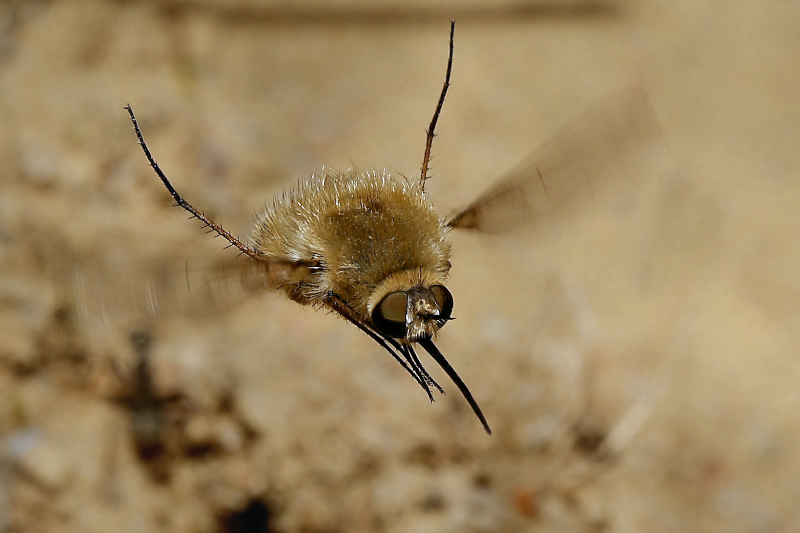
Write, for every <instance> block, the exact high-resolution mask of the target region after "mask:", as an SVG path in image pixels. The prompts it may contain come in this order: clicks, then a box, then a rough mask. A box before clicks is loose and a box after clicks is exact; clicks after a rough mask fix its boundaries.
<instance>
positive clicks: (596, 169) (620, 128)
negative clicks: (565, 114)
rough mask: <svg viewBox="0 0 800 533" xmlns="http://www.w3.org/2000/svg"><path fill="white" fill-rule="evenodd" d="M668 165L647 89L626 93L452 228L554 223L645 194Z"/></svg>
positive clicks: (575, 122) (610, 99) (563, 135)
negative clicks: (608, 200) (641, 190)
mask: <svg viewBox="0 0 800 533" xmlns="http://www.w3.org/2000/svg"><path fill="white" fill-rule="evenodd" d="M668 159H669V158H668V152H667V149H666V143H665V141H664V138H663V135H662V131H661V127H660V126H659V124H658V120H657V119H656V116H655V113H654V112H653V109H652V107H651V105H650V101H649V99H648V97H647V94H646V93H645V92H644V90H643V89H642V88H641V87H639V86H635V87H626V88H624V89H622V90H617V91H614V92H612V93H610V94H608V95H606V96H604V97H603V98H601V99H600V100H598V101H597V102H595V103H594V104H593V105H592V106H591V107H589V108H588V109H586V110H584V111H583V112H582V113H580V114H579V115H577V116H576V117H574V118H573V119H572V120H571V121H569V122H568V123H567V124H566V125H565V126H563V127H562V128H561V129H560V130H559V131H558V132H557V133H556V134H555V135H554V136H553V137H552V138H551V139H550V140H549V141H547V142H546V143H545V144H544V145H542V146H541V148H540V149H539V150H537V151H536V152H534V153H533V155H532V156H531V157H530V158H528V159H527V160H525V161H524V162H523V163H522V164H521V165H519V166H518V167H517V168H516V169H515V170H513V171H511V172H510V173H509V174H508V175H507V176H506V177H505V178H504V179H502V180H501V181H500V182H498V183H497V184H495V185H494V186H492V187H491V188H490V189H489V190H488V191H486V193H484V194H483V195H481V196H480V197H479V198H478V199H477V200H476V201H475V202H473V203H472V204H471V205H470V206H468V207H467V208H466V209H464V210H463V211H461V212H460V213H458V214H457V215H455V216H454V217H453V218H452V219H451V220H450V221H449V222H448V225H449V226H450V227H453V228H466V229H475V230H480V231H485V232H489V233H497V232H501V231H505V230H508V229H511V228H513V227H515V226H518V225H520V224H523V223H535V224H539V223H549V222H552V221H553V220H556V219H558V218H560V217H561V216H563V215H564V214H567V213H571V212H574V211H575V210H576V209H578V208H580V207H581V206H583V205H591V204H597V203H599V202H600V200H601V199H604V197H608V196H610V195H611V196H613V195H615V194H620V193H629V192H631V191H633V190H635V189H637V188H638V187H640V186H641V185H642V184H644V183H646V182H647V181H649V180H652V179H653V178H654V176H656V175H657V174H658V173H659V171H662V170H663V169H664V168H665V167H666V165H667V164H668Z"/></svg>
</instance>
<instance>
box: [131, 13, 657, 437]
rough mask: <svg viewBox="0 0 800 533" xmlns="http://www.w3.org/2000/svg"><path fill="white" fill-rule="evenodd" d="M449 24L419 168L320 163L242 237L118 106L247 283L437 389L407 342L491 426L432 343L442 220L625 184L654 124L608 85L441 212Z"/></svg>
mask: <svg viewBox="0 0 800 533" xmlns="http://www.w3.org/2000/svg"><path fill="white" fill-rule="evenodd" d="M454 29H455V24H454V22H451V26H450V41H449V56H448V61H447V70H446V74H445V82H444V85H443V87H442V90H441V93H440V95H439V100H438V103H437V105H436V109H435V111H434V114H433V118H432V120H431V122H430V125H429V127H428V129H427V132H426V134H427V135H426V142H425V152H424V155H423V159H422V170H421V174H420V177H419V180H409V179H406V178H403V177H397V176H394V175H391V174H388V173H385V172H364V173H361V172H357V171H353V170H348V171H346V172H338V171H332V170H324V171H323V172H322V173H320V174H318V175H312V176H311V177H310V178H308V179H305V180H301V181H300V182H299V183H298V184H297V185H296V186H295V187H294V188H293V189H291V190H290V191H289V192H287V193H286V194H284V195H283V196H279V197H277V198H276V199H275V200H274V202H273V203H272V204H271V205H268V206H267V208H266V209H265V210H264V212H263V213H262V214H261V215H260V216H259V217H258V218H257V220H256V224H255V228H254V230H253V233H252V236H251V238H250V239H249V241H247V242H243V241H241V240H239V239H238V238H237V237H235V236H234V235H232V234H231V233H229V232H228V231H227V230H225V229H224V228H223V227H222V226H221V225H219V224H217V223H216V222H214V221H212V220H211V219H209V218H208V217H206V216H205V215H204V214H203V212H202V211H200V210H198V209H197V208H195V207H194V206H193V205H192V204H190V203H189V202H188V201H187V200H185V199H184V198H183V197H182V196H181V195H180V194H179V193H178V191H177V190H176V189H175V187H174V186H173V185H172V183H171V182H170V180H169V179H168V178H167V176H166V175H165V174H164V172H163V171H162V170H161V168H160V167H159V165H158V164H157V163H156V161H155V159H154V158H153V156H152V154H151V152H150V150H149V148H148V147H147V144H146V143H145V140H144V137H143V136H142V133H141V130H140V128H139V125H138V123H137V120H136V117H135V115H134V112H133V109H131V107H130V105H127V106H126V107H125V109H126V110H127V111H128V113H129V115H130V119H131V121H132V123H133V127H134V131H135V133H136V136H137V138H138V141H139V144H140V145H141V147H142V150H143V151H144V154H145V156H146V158H147V160H148V162H149V163H150V166H151V167H152V168H153V170H154V171H155V173H156V174H157V175H158V177H159V178H160V179H161V182H162V183H163V184H164V186H165V187H166V188H167V190H168V191H169V193H170V195H171V196H172V198H173V200H174V201H175V203H176V204H177V206H179V207H181V208H183V209H185V210H186V211H188V212H189V213H190V214H191V215H192V217H194V218H197V219H198V220H200V221H201V222H202V223H203V224H204V225H205V226H206V227H207V228H209V230H210V231H211V232H212V233H215V234H217V235H218V236H221V237H223V238H224V239H225V240H226V241H228V243H229V246H230V247H234V248H236V249H238V251H239V252H240V255H242V256H243V262H242V271H243V272H245V273H246V275H245V277H246V278H247V279H248V280H249V283H253V282H255V283H256V284H258V285H259V286H260V287H265V288H276V289H279V290H281V291H283V292H284V293H285V294H286V296H288V297H289V298H290V299H291V300H293V301H295V302H298V303H300V304H302V305H310V306H313V307H315V308H321V309H327V310H330V311H333V312H334V313H336V314H338V315H339V316H341V317H342V318H344V319H345V320H347V321H348V322H350V323H351V324H353V325H354V326H356V327H357V328H359V329H360V330H361V331H362V332H364V333H365V334H366V335H368V336H369V337H370V338H371V339H373V340H374V341H375V342H376V343H378V344H379V345H380V346H381V347H382V348H383V349H384V350H386V351H387V352H388V353H389V354H391V356H392V357H393V358H394V359H395V360H396V361H398V362H399V363H400V365H401V366H402V367H403V368H404V369H405V370H406V372H408V373H409V374H410V375H411V376H412V377H413V378H414V380H415V381H416V382H417V383H418V384H419V386H420V387H421V388H422V389H423V390H424V391H425V393H426V394H427V395H428V398H429V399H430V400H431V401H433V400H434V397H433V393H432V390H434V389H435V390H437V391H439V392H440V393H443V392H444V390H443V389H442V387H441V386H440V385H439V384H438V383H437V382H436V381H435V380H434V379H433V377H431V375H430V374H429V373H428V371H427V370H426V369H425V366H424V365H423V364H422V362H421V361H420V359H419V357H418V356H417V353H416V347H417V346H421V347H422V348H423V349H424V350H425V351H426V352H427V353H428V354H430V356H431V357H432V358H433V359H434V361H436V362H437V363H438V364H439V365H440V366H441V367H442V369H443V370H444V371H445V373H446V374H447V375H448V376H449V377H450V379H451V380H452V381H453V382H454V383H455V385H456V386H457V387H458V389H459V390H460V392H461V393H462V395H463V396H464V398H465V399H466V401H467V402H468V404H469V405H470V407H471V408H472V410H473V411H474V413H475V415H477V417H478V419H479V420H480V422H481V424H482V425H483V427H484V429H485V430H486V432H487V433H491V429H490V427H489V424H488V422H487V421H486V417H485V416H484V415H483V412H482V411H481V409H480V407H479V406H478V403H477V402H476V401H475V399H474V398H473V396H472V394H471V393H470V391H469V389H468V388H467V386H466V384H465V383H464V382H463V380H462V379H461V378H460V377H459V375H458V373H457V372H456V371H455V369H453V367H452V366H451V365H450V363H449V362H448V361H447V359H446V358H445V357H444V355H442V353H441V352H440V351H439V349H438V348H437V347H436V345H435V344H434V339H435V338H436V336H437V334H438V333H439V331H440V330H441V329H442V328H443V327H444V326H445V325H446V324H447V323H448V322H450V321H451V320H452V318H453V317H452V312H453V307H454V301H453V296H452V295H451V293H450V291H449V290H448V289H447V287H446V282H447V278H448V275H449V272H450V268H451V263H450V254H451V248H450V243H449V240H448V234H449V232H450V231H451V230H453V229H470V230H479V231H484V232H497V231H502V230H505V229H508V228H511V227H514V226H516V225H518V224H520V223H522V222H525V221H527V220H537V221H548V220H554V219H557V218H558V217H559V216H561V214H562V213H564V212H565V211H567V210H568V209H573V208H574V207H575V206H576V205H578V204H580V203H581V201H582V200H595V199H596V196H597V194H598V193H600V192H602V191H603V190H606V189H609V188H611V189H613V188H614V187H615V184H617V185H618V184H619V183H620V182H621V183H622V184H623V185H622V186H623V187H627V182H628V181H629V177H630V172H627V171H626V170H619V169H620V165H624V164H627V163H631V160H632V159H636V157H637V156H639V155H642V153H643V152H646V148H647V147H648V146H650V144H651V141H653V139H654V138H655V137H656V136H657V130H658V128H657V126H656V125H655V119H654V117H653V115H652V111H651V109H650V107H649V104H648V101H647V98H646V96H645V95H644V93H643V92H642V91H641V90H639V89H637V88H629V89H626V90H624V91H623V92H622V94H613V95H612V96H611V97H610V98H607V99H605V100H604V101H601V102H600V103H599V104H596V105H595V106H594V107H592V108H590V109H589V110H588V111H587V112H586V113H584V115H583V116H581V117H579V120H577V121H576V122H574V123H571V124H568V125H567V126H566V127H565V128H564V129H563V130H562V131H561V132H559V133H558V134H557V135H556V136H555V137H554V139H553V140H552V141H550V142H549V143H546V144H545V145H544V146H543V147H542V148H541V149H540V150H539V151H538V152H536V153H535V154H534V156H533V157H532V158H531V160H530V161H528V162H526V163H524V164H523V165H522V166H520V167H519V168H518V169H517V170H515V171H513V172H511V173H510V175H509V176H507V177H506V178H505V179H503V180H501V181H499V182H498V183H497V184H496V185H494V186H493V187H492V188H490V189H489V190H488V191H487V192H486V193H485V194H483V195H482V196H480V197H479V198H478V199H476V200H475V201H474V202H473V203H472V204H470V205H469V206H467V207H466V208H465V209H463V210H461V211H460V212H458V213H457V214H456V215H455V216H452V217H447V218H445V217H441V216H439V214H438V213H437V211H436V209H435V207H434V206H433V204H432V203H431V201H430V199H429V198H428V195H427V193H426V191H425V183H426V180H427V179H428V178H429V176H428V167H429V163H430V155H431V146H432V143H433V138H434V131H435V128H436V123H437V121H438V119H439V115H440V112H441V110H442V106H443V103H444V100H445V96H446V94H447V91H448V88H449V85H450V74H451V71H452V65H453V34H454ZM634 166H635V165H634ZM610 167H611V169H610ZM618 170H619V171H618ZM604 173H605V174H607V176H603V174H604ZM634 181H635V180H634Z"/></svg>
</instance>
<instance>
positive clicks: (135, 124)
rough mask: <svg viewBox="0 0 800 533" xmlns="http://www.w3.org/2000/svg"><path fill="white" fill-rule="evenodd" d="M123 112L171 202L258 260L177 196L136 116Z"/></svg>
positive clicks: (232, 237)
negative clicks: (152, 151) (153, 153)
mask: <svg viewBox="0 0 800 533" xmlns="http://www.w3.org/2000/svg"><path fill="white" fill-rule="evenodd" d="M125 110H126V111H127V112H128V114H129V115H130V117H131V122H133V130H134V131H135V132H136V137H137V138H138V139H139V145H140V146H141V147H142V150H143V151H144V155H145V157H147V161H148V162H149V163H150V166H151V167H153V170H155V171H156V174H157V175H158V177H159V178H161V182H162V183H163V184H164V186H165V187H166V188H167V190H168V191H169V193H170V194H171V195H172V198H173V200H175V203H176V204H177V205H178V206H180V207H182V208H183V209H185V210H186V211H188V212H189V213H191V215H192V217H194V218H196V219H198V220H199V221H200V222H202V223H203V224H204V225H205V226H206V227H207V228H209V229H211V231H213V232H215V233H216V234H217V235H219V236H220V237H223V238H224V239H225V240H226V241H228V242H229V243H230V245H231V246H235V247H236V248H238V249H239V251H240V252H241V253H243V254H244V255H246V256H248V257H250V258H252V259H259V254H258V252H256V251H255V250H253V249H252V248H250V247H249V246H247V245H246V244H244V243H243V242H242V241H240V240H239V239H237V238H236V237H234V236H233V235H232V234H231V233H230V232H228V231H227V230H226V229H225V228H223V227H222V226H220V225H219V224H217V223H215V222H214V221H213V220H211V219H210V218H208V217H206V216H205V215H204V214H203V212H202V211H199V210H197V209H195V207H194V206H193V205H192V204H190V203H189V202H187V201H186V200H184V199H183V197H182V196H181V195H180V194H178V191H176V190H175V187H173V186H172V183H170V181H169V179H167V176H166V174H164V172H163V171H162V170H161V167H159V166H158V163H156V160H155V159H154V158H153V156H152V154H151V153H150V149H149V148H147V143H145V142H144V137H143V136H142V132H141V130H140V129H139V123H138V122H137V121H136V115H134V114H133V109H132V108H131V106H130V104H128V105H126V106H125Z"/></svg>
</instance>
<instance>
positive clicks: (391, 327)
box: [372, 287, 444, 339]
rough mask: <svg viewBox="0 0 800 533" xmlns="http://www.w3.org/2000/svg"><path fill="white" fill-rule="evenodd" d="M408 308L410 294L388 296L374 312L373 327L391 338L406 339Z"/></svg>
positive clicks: (401, 293)
mask: <svg viewBox="0 0 800 533" xmlns="http://www.w3.org/2000/svg"><path fill="white" fill-rule="evenodd" d="M442 288H444V287H442ZM407 307H408V294H407V293H406V292H405V291H396V292H392V293H389V294H387V295H386V296H384V297H383V300H381V301H380V303H379V304H378V305H377V306H376V307H375V310H374V311H372V325H373V326H375V329H377V330H378V331H379V332H380V333H383V334H384V335H388V336H389V337H394V338H396V339H400V338H403V337H405V336H406V308H407Z"/></svg>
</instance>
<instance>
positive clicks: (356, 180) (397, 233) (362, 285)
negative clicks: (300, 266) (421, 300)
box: [249, 169, 450, 318]
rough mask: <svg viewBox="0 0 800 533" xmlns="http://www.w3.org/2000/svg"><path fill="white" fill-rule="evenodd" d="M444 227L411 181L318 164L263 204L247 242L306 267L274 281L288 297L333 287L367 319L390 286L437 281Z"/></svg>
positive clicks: (310, 298) (318, 295)
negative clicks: (295, 276)
mask: <svg viewBox="0 0 800 533" xmlns="http://www.w3.org/2000/svg"><path fill="white" fill-rule="evenodd" d="M447 232H448V228H447V226H446V222H445V220H443V219H441V218H439V216H438V214H437V213H436V210H435V208H434V207H433V205H432V204H431V203H430V201H428V199H427V198H426V197H425V195H424V193H423V192H422V189H421V188H420V186H419V183H418V182H416V181H412V180H407V179H405V178H404V177H395V176H392V175H391V174H388V173H386V172H382V173H380V172H364V173H359V172H358V171H356V170H347V171H345V172H339V171H334V170H327V169H323V171H322V172H321V173H320V174H317V175H312V176H311V177H310V178H308V179H306V180H303V181H301V182H299V183H298V184H297V185H296V186H295V187H294V188H293V189H292V190H290V191H288V192H285V193H284V194H283V195H282V196H279V197H277V198H276V199H275V200H274V201H273V203H272V205H269V206H267V207H266V209H265V210H264V212H263V213H262V214H261V215H260V216H259V217H258V218H257V220H256V227H255V230H254V231H253V235H252V237H251V239H250V243H249V244H250V246H251V247H252V248H253V249H255V250H257V251H258V252H259V253H261V254H264V255H265V256H266V257H270V258H279V259H286V260H287V261H300V262H302V263H304V264H307V265H310V266H312V268H311V269H310V270H309V272H308V275H306V276H305V277H304V279H302V280H300V281H299V282H298V283H296V284H287V285H284V286H283V287H282V288H283V290H284V291H285V292H286V294H287V295H288V296H289V297H290V298H291V299H292V300H295V301H297V302H299V303H302V304H306V305H308V304H312V305H313V304H317V303H322V299H323V298H325V297H326V296H327V295H329V294H331V293H333V294H335V295H338V296H339V297H341V298H342V299H343V300H344V301H346V302H348V303H349V305H350V306H351V307H352V308H353V309H354V310H355V311H356V312H357V313H358V314H359V315H361V316H362V317H364V318H367V317H369V316H370V314H371V312H372V310H373V309H374V307H375V306H376V305H377V303H378V302H379V301H380V300H381V299H382V298H383V297H384V296H385V295H386V294H388V293H390V292H393V291H396V290H407V289H408V288H410V287H413V286H419V285H422V286H426V287H429V286H430V285H434V284H444V281H445V279H446V278H447V273H448V271H449V270H450V261H449V259H450V243H449V242H448V240H447ZM314 267H318V268H314Z"/></svg>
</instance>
